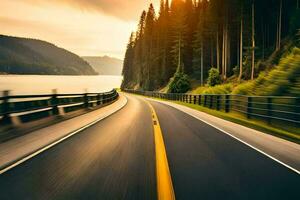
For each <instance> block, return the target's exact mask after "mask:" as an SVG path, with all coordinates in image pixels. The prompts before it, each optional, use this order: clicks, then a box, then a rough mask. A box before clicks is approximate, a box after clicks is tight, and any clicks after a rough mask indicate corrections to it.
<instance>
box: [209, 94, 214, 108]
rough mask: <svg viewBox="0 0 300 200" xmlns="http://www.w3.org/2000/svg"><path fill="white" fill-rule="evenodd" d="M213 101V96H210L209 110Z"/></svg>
mask: <svg viewBox="0 0 300 200" xmlns="http://www.w3.org/2000/svg"><path fill="white" fill-rule="evenodd" d="M213 100H214V95H210V104H209V108H210V109H212V108H213Z"/></svg>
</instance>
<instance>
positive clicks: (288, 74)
mask: <svg viewBox="0 0 300 200" xmlns="http://www.w3.org/2000/svg"><path fill="white" fill-rule="evenodd" d="M285 52H286V53H285V54H281V55H280V57H281V59H280V61H279V62H278V65H277V66H275V67H272V68H269V69H267V70H265V71H263V72H261V73H260V75H259V77H258V78H257V79H255V80H253V81H242V82H239V81H238V80H237V78H235V77H231V78H230V79H228V81H227V82H226V83H224V84H222V85H217V86H214V87H209V86H204V87H197V82H196V81H192V87H193V89H192V90H191V91H189V93H192V94H241V95H254V96H293V97H300V48H293V49H292V50H290V51H285ZM166 91H167V87H165V88H163V89H162V90H161V92H166ZM175 103H178V104H181V105H184V106H188V107H190V108H193V109H196V110H199V111H202V112H205V113H208V114H211V115H213V116H216V117H219V118H222V119H225V120H228V121H231V122H234V123H238V124H241V125H244V126H247V127H249V128H253V129H256V130H258V131H262V132H265V133H268V134H272V135H276V136H278V137H282V138H285V139H288V140H291V141H293V142H297V143H300V129H299V128H294V127H290V126H288V125H286V124H278V123H276V124H272V125H271V124H268V123H267V122H263V121H261V120H255V119H251V120H250V119H247V117H246V116H244V115H242V114H239V113H233V112H231V113H224V112H221V111H216V110H212V109H209V108H205V107H202V106H199V105H193V104H188V103H182V102H175Z"/></svg>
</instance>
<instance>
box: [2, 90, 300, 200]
mask: <svg viewBox="0 0 300 200" xmlns="http://www.w3.org/2000/svg"><path fill="white" fill-rule="evenodd" d="M150 103H151V105H152V106H153V108H154V110H155V112H156V114H157V117H158V120H159V124H160V126H161V131H162V134H163V140H164V143H165V148H166V154H167V159H168V163H169V169H170V174H171V179H172V183H173V187H174V192H175V196H176V199H188V200H190V199H272V200H273V199H300V194H299V185H300V176H299V175H298V174H296V173H295V172H293V171H291V170H290V169H288V168H286V167H284V166H283V165H280V164H279V163H277V162H275V161H274V160H271V159H269V158H268V157H266V156H264V155H263V154H261V153H259V152H257V151H255V150H254V149H251V148H249V147H248V146H246V145H244V144H243V143H241V142H239V141H237V140H235V139H233V138H231V137H229V136H228V135H226V134H224V133H222V132H220V131H218V130H217V129H215V128H213V127H211V126H209V125H207V124H205V123H203V122H201V121H199V120H197V119H195V118H193V117H191V116H190V115H187V114H185V113H183V112H181V111H179V110H177V109H175V108H172V107H170V106H167V105H164V104H161V103H158V102H154V101H150ZM153 131H154V130H153V123H152V115H151V109H150V107H149V106H148V105H147V103H146V102H145V100H143V99H142V98H141V97H136V96H131V95H128V104H127V105H126V106H125V107H124V108H123V109H122V110H120V111H118V112H117V113H115V114H113V115H111V116H110V117H108V118H106V119H104V120H102V121H100V122H99V123H97V124H95V125H94V126H92V127H90V128H87V129H85V130H84V131H82V132H81V133H79V134H77V135H74V136H73V137H71V138H69V139H68V140H65V141H64V142H62V143H60V144H58V145H56V146H54V147H52V148H51V149H49V150H47V151H45V152H43V153H41V154H39V155H37V156H36V157H34V158H32V159H30V160H28V161H26V162H25V163H22V164H21V165H19V166H17V167H15V168H13V169H11V170H10V171H7V172H6V173H4V174H2V175H0V193H1V197H0V199H1V200H2V199H3V200H6V199H22V200H23V199H30V200H34V199H105V200H106V199H108V200H109V199H149V200H152V199H156V198H157V193H158V191H157V184H156V180H157V178H156V167H155V162H156V158H155V143H154V135H153Z"/></svg>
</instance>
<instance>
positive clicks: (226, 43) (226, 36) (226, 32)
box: [223, 21, 228, 80]
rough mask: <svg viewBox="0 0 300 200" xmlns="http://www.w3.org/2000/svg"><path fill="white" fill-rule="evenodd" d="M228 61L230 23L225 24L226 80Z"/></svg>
mask: <svg viewBox="0 0 300 200" xmlns="http://www.w3.org/2000/svg"><path fill="white" fill-rule="evenodd" d="M227 63H228V24H227V21H226V24H225V44H224V74H223V78H224V80H226V79H227Z"/></svg>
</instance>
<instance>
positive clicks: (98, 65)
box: [82, 56, 123, 76]
mask: <svg viewBox="0 0 300 200" xmlns="http://www.w3.org/2000/svg"><path fill="white" fill-rule="evenodd" d="M82 58H83V59H84V60H85V61H87V62H88V63H89V64H90V65H91V66H92V67H93V68H94V69H95V70H96V71H97V72H98V73H99V74H100V75H117V76H121V74H122V65H123V60H120V59H117V58H112V57H109V56H84V57H82Z"/></svg>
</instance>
